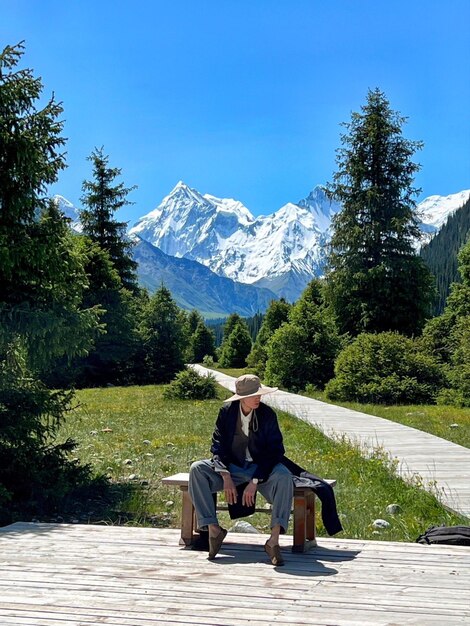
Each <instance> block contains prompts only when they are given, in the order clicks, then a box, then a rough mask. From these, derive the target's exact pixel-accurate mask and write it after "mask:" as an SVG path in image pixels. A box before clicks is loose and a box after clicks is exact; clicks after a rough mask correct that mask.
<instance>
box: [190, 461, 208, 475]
mask: <svg viewBox="0 0 470 626" xmlns="http://www.w3.org/2000/svg"><path fill="white" fill-rule="evenodd" d="M204 465H205V461H194V463H191V467H190V468H189V473H190V474H197V473H200V472H201V471H202V469H203V466H204Z"/></svg>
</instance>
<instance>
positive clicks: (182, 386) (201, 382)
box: [163, 369, 217, 400]
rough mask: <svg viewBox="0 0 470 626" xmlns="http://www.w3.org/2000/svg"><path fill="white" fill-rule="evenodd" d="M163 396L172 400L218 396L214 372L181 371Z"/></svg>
mask: <svg viewBox="0 0 470 626" xmlns="http://www.w3.org/2000/svg"><path fill="white" fill-rule="evenodd" d="M163 397H164V398H166V399H171V400H210V399H212V398H216V397H217V387H216V380H215V378H214V376H212V374H209V375H207V376H201V375H200V374H198V373H197V372H196V370H193V369H186V370H183V371H182V372H179V373H178V374H177V375H176V377H175V379H174V380H173V381H172V382H171V383H170V384H169V385H168V387H167V388H166V389H165V391H164V394H163Z"/></svg>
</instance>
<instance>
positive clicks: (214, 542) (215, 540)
mask: <svg viewBox="0 0 470 626" xmlns="http://www.w3.org/2000/svg"><path fill="white" fill-rule="evenodd" d="M226 536H227V531H226V530H225V528H221V529H220V533H219V534H218V535H217V536H216V537H211V536H210V535H209V556H208V557H207V558H208V559H209V561H212V560H213V559H215V555H216V554H217V552H218V551H219V550H220V546H221V545H222V542H223V540H224V539H225V537H226Z"/></svg>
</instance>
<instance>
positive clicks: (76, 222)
mask: <svg viewBox="0 0 470 626" xmlns="http://www.w3.org/2000/svg"><path fill="white" fill-rule="evenodd" d="M52 199H53V200H54V202H55V203H56V204H57V206H58V207H59V209H60V210H61V211H62V213H63V214H64V215H65V217H67V218H68V219H69V220H70V227H71V228H72V230H75V231H76V232H78V233H81V232H82V225H81V224H80V218H79V215H78V210H77V209H76V208H75V206H74V205H73V204H72V203H71V202H70V201H69V200H67V198H64V196H59V195H58V194H56V195H55V196H53V198H52Z"/></svg>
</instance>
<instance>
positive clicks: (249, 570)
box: [0, 524, 470, 626]
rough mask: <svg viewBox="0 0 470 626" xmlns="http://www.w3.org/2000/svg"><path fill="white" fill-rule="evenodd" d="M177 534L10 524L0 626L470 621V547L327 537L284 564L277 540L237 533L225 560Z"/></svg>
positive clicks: (3, 534)
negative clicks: (271, 552)
mask: <svg viewBox="0 0 470 626" xmlns="http://www.w3.org/2000/svg"><path fill="white" fill-rule="evenodd" d="M178 535H179V532H178V531H177V530H174V529H168V530H167V529H162V530H160V529H148V528H130V527H105V526H81V527H80V526H75V525H45V524H42V525H34V524H16V525H13V526H11V527H7V528H4V529H0V623H1V624H2V625H3V624H6V625H9V624H11V625H13V624H14V625H15V626H21V625H25V626H32V625H33V624H34V626H49V625H52V624H53V625H54V626H74V625H75V624H77V625H78V624H81V625H82V626H84V625H95V624H114V625H116V624H119V625H120V626H143V625H144V624H145V625H146V626H149V625H150V624H170V623H173V624H187V625H189V624H192V625H193V626H199V625H201V626H208V625H213V626H214V625H217V626H229V625H230V626H248V624H249V625H250V626H268V625H269V624H276V625H279V626H300V625H302V624H305V625H306V626H314V625H315V624H317V625H319V626H326V625H327V624H337V625H338V626H353V625H354V624H357V625H359V624H361V626H368V625H372V624H373V625H374V626H382V625H384V626H385V625H386V624H387V625H390V624H400V626H402V625H404V626H406V625H408V624H409V625H410V626H411V625H414V626H416V625H426V626H431V625H432V626H434V625H436V626H437V625H439V626H443V625H445V626H451V625H454V624H465V623H470V607H469V604H468V589H469V588H470V548H467V547H464V546H457V547H453V546H448V547H445V548H444V551H441V550H440V549H439V548H441V546H439V547H436V546H433V547H428V546H420V545H418V544H401V543H397V542H390V543H384V542H379V541H373V542H366V541H358V540H347V539H340V540H338V539H325V540H324V542H322V545H321V546H320V547H319V548H317V549H316V550H315V551H313V552H310V553H306V554H292V553H290V551H289V539H288V538H286V537H281V543H282V544H283V550H285V557H286V566H285V567H284V568H273V567H272V566H271V565H270V564H269V561H268V559H267V557H266V555H265V554H264V551H263V543H264V541H265V539H266V538H267V536H265V535H256V536H254V535H243V534H235V533H233V534H232V537H230V541H228V542H227V544H225V542H224V546H223V550H221V553H220V555H218V556H217V559H216V560H215V561H208V560H207V554H206V553H201V552H195V551H191V550H187V549H182V548H180V547H178V546H177V545H176V541H175V540H176V538H177V537H178Z"/></svg>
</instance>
